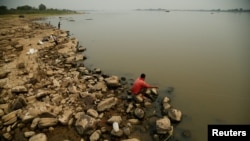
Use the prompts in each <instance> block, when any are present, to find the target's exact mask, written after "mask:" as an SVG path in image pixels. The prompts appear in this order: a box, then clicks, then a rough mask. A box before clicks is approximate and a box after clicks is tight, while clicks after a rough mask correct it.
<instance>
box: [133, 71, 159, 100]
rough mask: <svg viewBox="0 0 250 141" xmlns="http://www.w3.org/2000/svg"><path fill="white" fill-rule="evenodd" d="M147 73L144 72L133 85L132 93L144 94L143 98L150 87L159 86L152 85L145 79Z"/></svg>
mask: <svg viewBox="0 0 250 141" xmlns="http://www.w3.org/2000/svg"><path fill="white" fill-rule="evenodd" d="M145 78H146V75H145V74H144V73H141V75H140V77H138V78H137V79H136V80H135V81H134V83H133V85H132V87H131V89H130V90H131V93H132V94H133V95H139V94H142V98H144V94H145V92H146V90H147V89H148V88H158V87H157V86H151V85H150V84H148V83H147V82H146V81H145Z"/></svg>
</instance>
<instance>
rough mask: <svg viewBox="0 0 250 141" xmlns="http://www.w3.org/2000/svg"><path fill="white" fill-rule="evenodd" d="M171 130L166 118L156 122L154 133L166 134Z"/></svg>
mask: <svg viewBox="0 0 250 141" xmlns="http://www.w3.org/2000/svg"><path fill="white" fill-rule="evenodd" d="M171 129H172V127H171V122H170V120H169V118H168V117H163V118H161V119H158V120H156V131H157V133H158V134H167V133H168V132H169V131H170V130H171Z"/></svg>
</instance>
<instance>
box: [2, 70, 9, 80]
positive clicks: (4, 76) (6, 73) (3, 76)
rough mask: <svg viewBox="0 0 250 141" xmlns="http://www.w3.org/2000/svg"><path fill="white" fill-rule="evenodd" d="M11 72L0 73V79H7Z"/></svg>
mask: <svg viewBox="0 0 250 141" xmlns="http://www.w3.org/2000/svg"><path fill="white" fill-rule="evenodd" d="M9 73H10V71H0V79H3V78H6V77H7V76H8V74H9Z"/></svg>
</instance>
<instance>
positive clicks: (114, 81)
mask: <svg viewBox="0 0 250 141" xmlns="http://www.w3.org/2000/svg"><path fill="white" fill-rule="evenodd" d="M104 81H105V82H106V84H107V86H108V87H111V88H113V87H115V88H116V87H119V86H121V84H120V81H119V77H118V76H111V77H108V78H105V79H104Z"/></svg>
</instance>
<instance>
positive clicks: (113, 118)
mask: <svg viewBox="0 0 250 141" xmlns="http://www.w3.org/2000/svg"><path fill="white" fill-rule="evenodd" d="M107 122H108V123H110V124H112V123H113V122H117V123H118V124H120V123H121V122H122V118H121V116H112V117H111V118H110V119H108V121H107Z"/></svg>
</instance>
